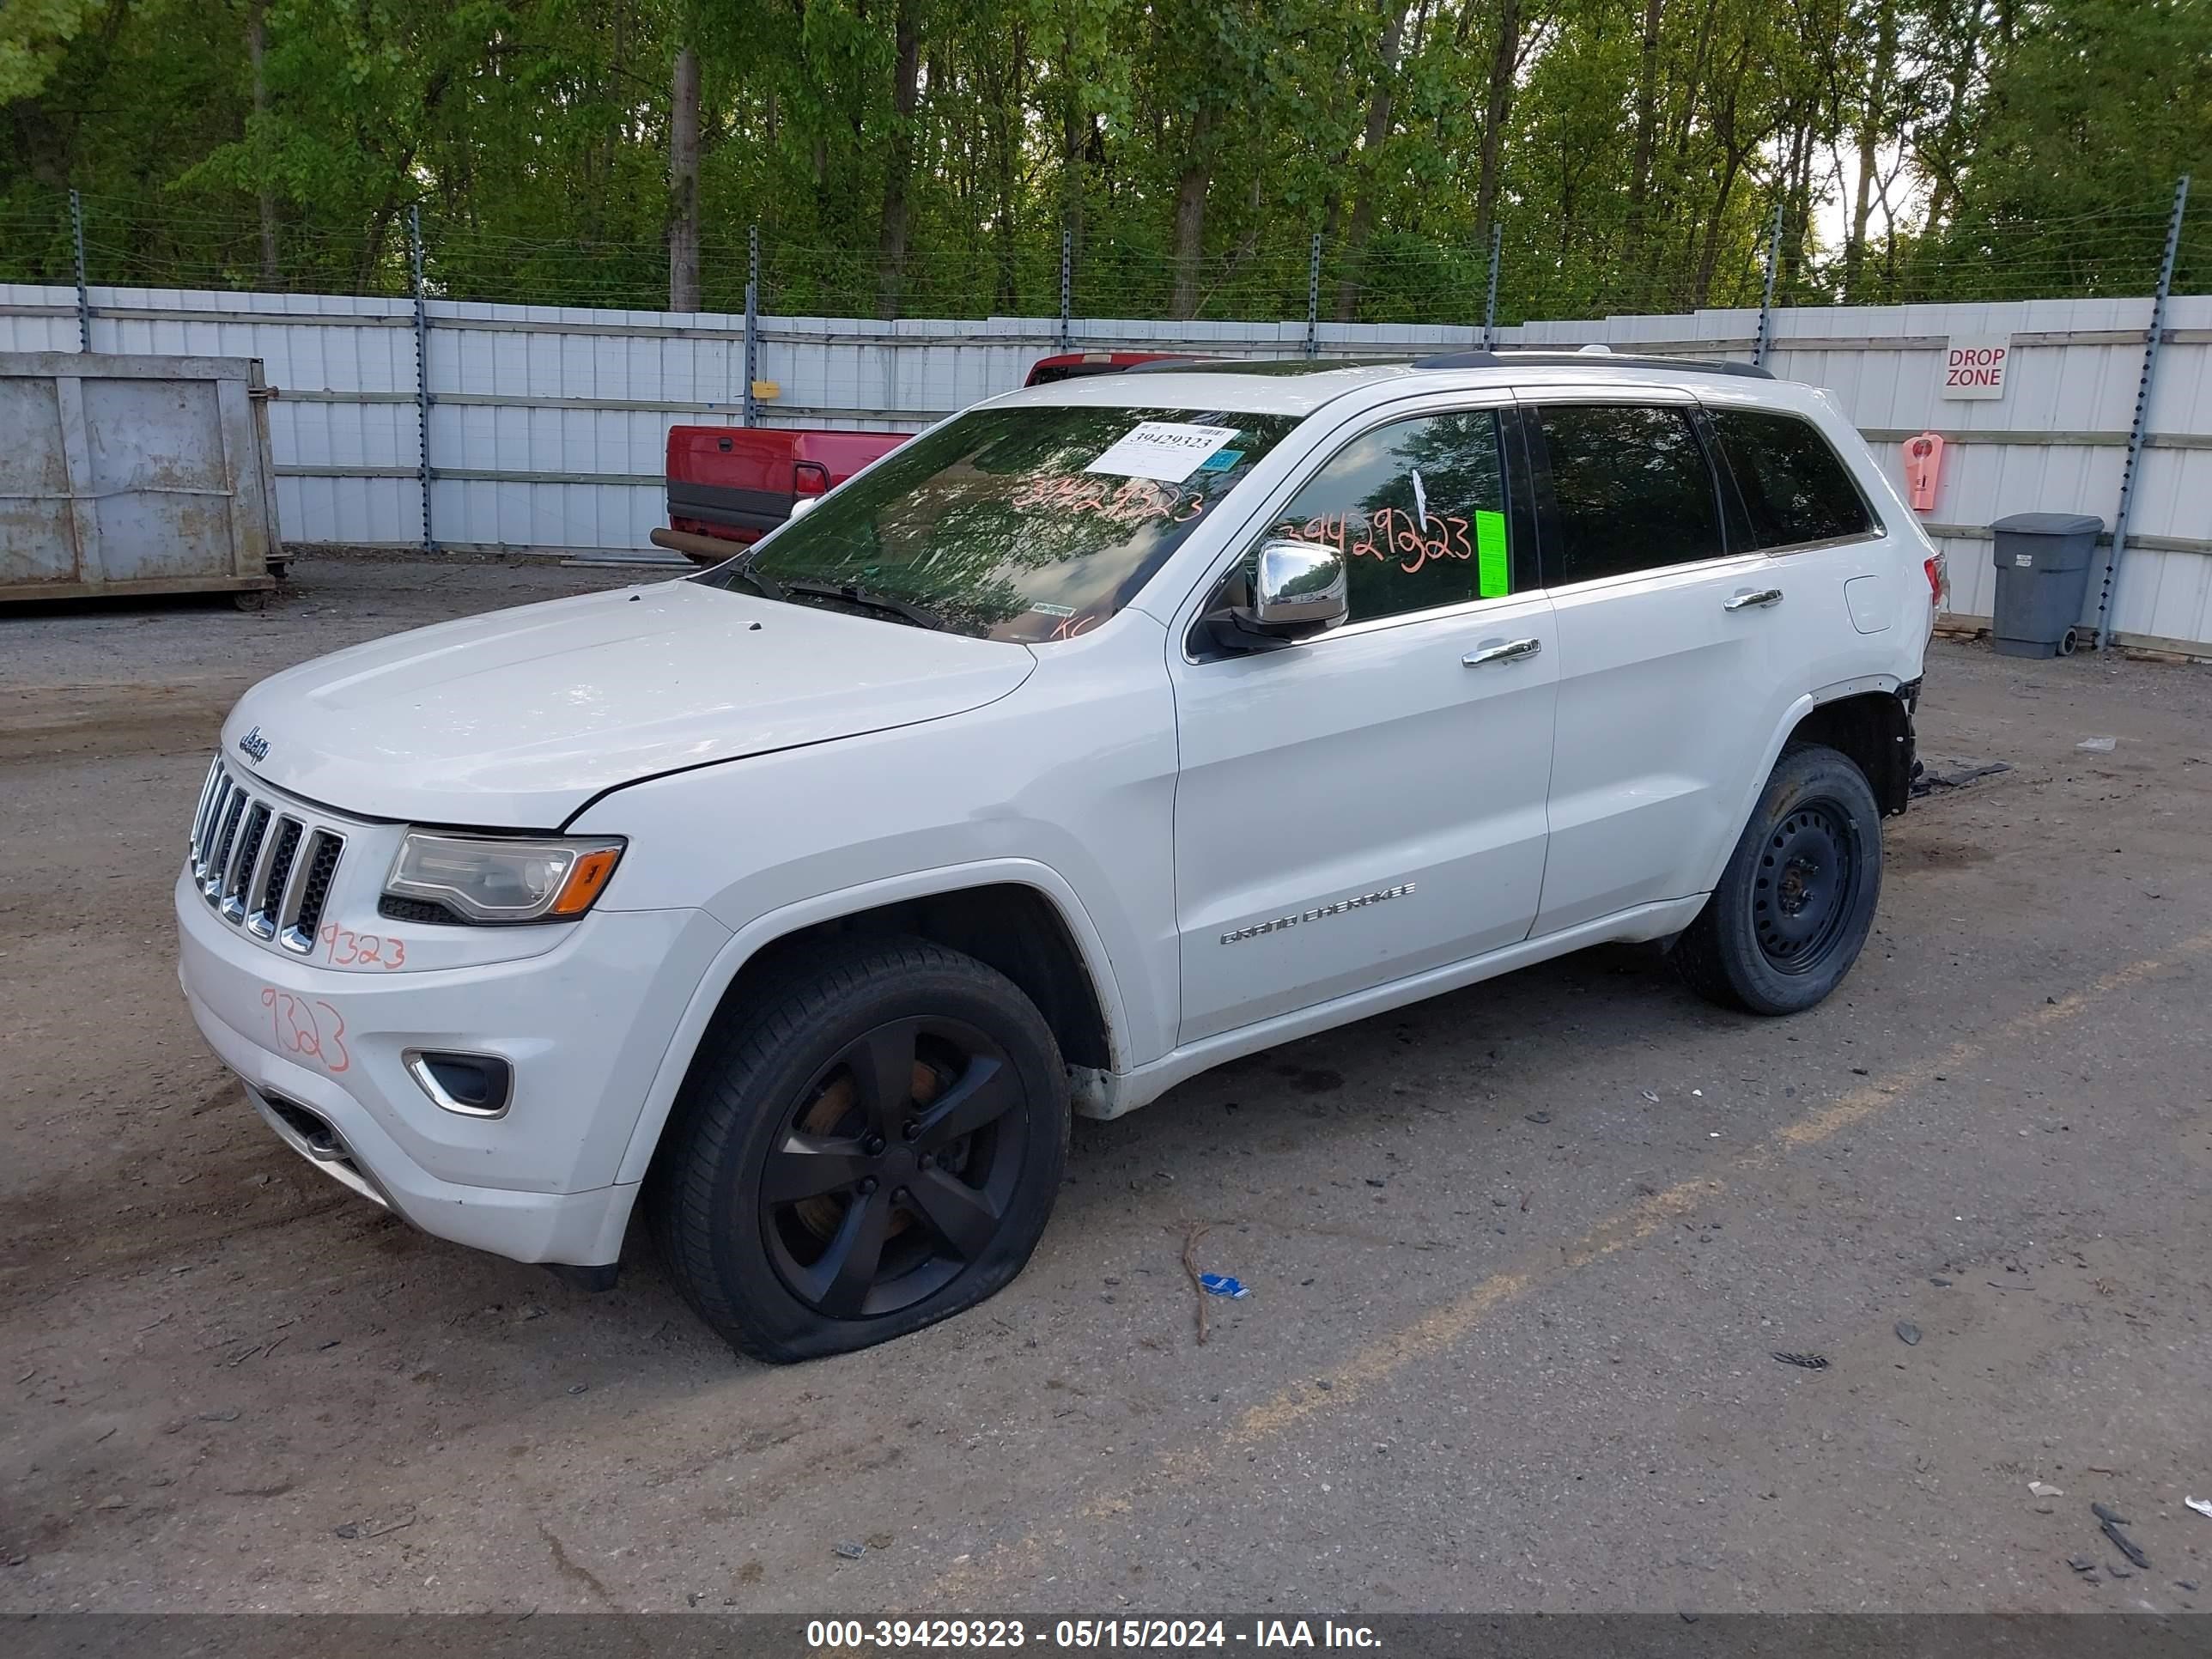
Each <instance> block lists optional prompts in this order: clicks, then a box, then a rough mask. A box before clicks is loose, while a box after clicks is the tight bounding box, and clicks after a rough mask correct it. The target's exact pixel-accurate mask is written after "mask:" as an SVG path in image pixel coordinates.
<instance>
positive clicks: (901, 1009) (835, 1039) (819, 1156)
mask: <svg viewBox="0 0 2212 1659" xmlns="http://www.w3.org/2000/svg"><path fill="white" fill-rule="evenodd" d="M1067 1131H1068V1093H1067V1073H1066V1067H1065V1066H1064V1065H1063V1064H1062V1063H1061V1060H1060V1048H1059V1045H1058V1044H1057V1043H1056V1042H1054V1039H1053V1035H1052V1030H1051V1028H1050V1027H1048V1025H1047V1024H1045V1022H1044V1018H1043V1017H1042V1015H1041V1014H1039V1013H1038V1012H1037V1010H1036V1006H1035V1005H1034V1004H1032V1003H1031V1002H1030V1000H1029V999H1028V998H1027V997H1025V996H1024V995H1023V994H1022V993H1021V992H1020V991H1019V990H1018V989H1017V988H1016V987H1015V986H1014V985H1013V984H1012V981H1009V980H1007V979H1006V976H1005V975H1002V974H1000V973H998V972H997V971H996V970H995V969H991V968H989V967H987V966H986V965H984V964H983V963H980V962H978V961H976V960H975V958H973V957H967V956H963V955H961V954H960V953H959V952H957V951H948V950H945V949H944V948H943V947H941V946H939V945H932V944H929V943H927V942H926V941H924V940H921V939H854V940H852V941H849V942H845V943H841V944H838V945H832V946H830V947H829V949H828V950H827V951H824V952H823V953H821V954H817V955H811V956H808V957H805V958H803V959H802V960H801V961H800V962H799V965H798V966H797V967H796V968H795V969H794V971H793V972H792V973H791V974H790V975H788V976H787V977H784V978H782V979H781V980H780V981H778V982H776V983H775V984H774V985H773V986H772V987H762V988H759V989H757V990H755V991H753V992H751V993H749V994H741V995H740V996H739V997H738V998H737V999H734V1000H732V1004H731V1006H728V1007H726V1008H725V1009H724V1010H723V1011H722V1012H721V1013H720V1015H718V1016H717V1018H716V1019H715V1022H714V1026H713V1028H712V1029H711V1030H710V1031H709V1032H708V1037H707V1040H706V1041H705V1042H704V1043H703V1044H702V1047H701V1049H700V1053H699V1056H698V1058H697V1060H696V1061H695V1062H694V1063H693V1066H692V1069H691V1073H690V1077H689V1078H687V1079H686V1080H685V1082H684V1090H683V1091H682V1093H681V1094H680V1095H679V1096H678V1100H677V1104H676V1110H675V1113H674V1114H673V1115H672V1116H671V1120H670V1123H669V1127H668V1132H667V1135H666V1138H665V1139H664V1141H663V1144H662V1146H661V1148H660V1151H659V1154H658V1155H657V1157H656V1158H655V1161H654V1166H653V1180H652V1186H651V1190H650V1192H649V1194H648V1202H649V1206H650V1209H651V1213H652V1220H653V1229H654V1231H655V1233H656V1234H657V1236H658V1237H659V1243H660V1246H661V1249H662V1253H663V1254H664V1255H665V1257H666V1259H667V1261H668V1264H669V1267H670V1270H671V1273H672V1274H673V1275H674V1277H675V1279H676V1283H677V1285H678V1289H680V1290H681V1291H683V1293H684V1297H685V1299H686V1300H688V1301H689V1302H690V1304H691V1305H692V1306H693V1307H694V1308H696V1310H698V1312H699V1315H700V1316H701V1317H702V1319H704V1320H705V1321H706V1322H707V1323H708V1324H709V1325H711V1326H712V1327H714V1329H715V1330H716V1331H717V1332H719V1333H720V1334H721V1335H722V1336H723V1337H724V1338H726V1340H728V1341H729V1342H730V1344H731V1345H732V1346H733V1347H735V1348H737V1349H738V1351H739V1352H743V1353H746V1354H750V1355H751V1356H752V1357H753V1358H757V1359H764V1360H769V1361H771V1362H777V1363H781V1362H787V1361H791V1360H797V1359H809V1358H816V1357H818V1356H820V1355H823V1354H830V1353H843V1352H849V1351H850V1350H853V1349H855V1348H864V1347H867V1346H871V1345H872V1344H874V1343H878V1342H882V1341H885V1340H889V1339H890V1338H891V1337H895V1336H901V1335H904V1334H906V1333H908V1332H909V1331H914V1330H918V1329H920V1328H921V1327H923V1326H925V1325H929V1324H933V1323H934V1322H937V1321H938V1320H940V1319H944V1318H946V1317H948V1316H951V1315H953V1314H956V1313H958V1312H960V1311H962V1310H963V1309H966V1308H969V1307H973V1306H974V1305H975V1304H976V1303H978V1302H981V1301H982V1300H983V1299H984V1298H986V1297H989V1296H991V1295H994V1293H996V1292H997V1291H1000V1289H1002V1288H1003V1287H1004V1286H1005V1285H1006V1284H1007V1283H1008V1282H1010V1281H1011V1280H1012V1279H1013V1277H1014V1276H1015V1274H1017V1273H1019V1272H1020V1271H1021V1269H1022V1267H1023V1266H1024V1263H1026V1262H1027V1261H1028V1260H1029V1257H1030V1251H1032V1250H1033V1249H1036V1242H1037V1239H1038V1238H1039V1237H1041V1236H1042V1233H1043V1231H1044V1225H1045V1220H1046V1218H1047V1217H1048V1215H1049V1214H1050V1213H1051V1211H1052V1205H1053V1200H1054V1197H1055V1196H1056V1195H1057V1194H1058V1191H1059V1188H1060V1171H1061V1170H1062V1168H1063V1167H1064V1166H1065V1164H1066V1156H1067Z"/></svg>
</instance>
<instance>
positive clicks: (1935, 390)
mask: <svg viewBox="0 0 2212 1659" xmlns="http://www.w3.org/2000/svg"><path fill="white" fill-rule="evenodd" d="M91 300H92V303H93V307H94V319H93V324H92V334H93V344H94V349H99V350H103V351H106V350H138V351H159V352H181V353H200V354H215V355H222V356H254V357H258V358H260V359H261V360H262V362H263V364H264V370H265V373H266V375H267V378H268V380H269V381H270V384H271V385H273V386H276V387H278V388H280V396H279V397H278V398H277V400H276V403H275V404H272V405H271V407H270V436H271V440H272V442H273V445H274V448H275V452H276V471H277V475H278V477H277V494H278V499H279V502H280V506H281V511H282V514H283V532H284V534H285V536H286V537H287V538H288V539H289V540H291V541H295V542H302V543H315V542H338V543H350V544H384V545H396V546H407V545H412V544H416V543H417V542H419V541H420V540H421V538H422V513H421V503H422V485H421V481H420V479H419V477H418V476H417V471H416V469H417V466H418V461H419V455H418V419H419V416H418V413H417V408H416V396H417V390H418V387H417V381H416V340H415V329H414V312H413V307H412V304H411V303H410V301H405V300H394V299H372V298H362V297H352V296H346V295H265V294H231V293H212V292H199V291H192V290H180V289H125V288H113V289H110V288H96V289H93V290H92V291H91ZM426 309H427V312H428V320H429V324H430V329H429V337H428V364H427V376H428V391H429V393H430V397H431V400H432V407H431V410H430V415H429V441H428V448H429V453H430V458H431V459H432V462H433V463H434V467H435V471H434V482H433V484H432V501H431V506H432V520H433V524H434V526H435V530H436V532H437V538H438V540H439V542H440V543H441V544H444V545H448V546H454V547H461V548H487V549H496V548H513V549H529V550H571V551H576V552H581V553H592V554H600V555H605V554H609V553H614V554H623V555H637V556H651V555H650V550H649V544H648V542H647V535H648V532H650V531H651V530H652V529H653V527H654V526H657V525H659V524H660V523H661V522H662V521H663V513H664V497H663V483H662V469H663V465H664V458H665V446H666V439H667V431H668V428H669V427H671V425H675V424H678V423H684V424H701V425H714V424H730V425H735V424H737V423H738V422H739V421H741V420H742V418H743V409H744V398H745V357H744V318H743V317H741V316H737V315H732V314H727V313H700V314H696V315H690V314H682V313H668V312H655V311H613V310H606V311H600V310H586V309H578V308H573V307H553V306H513V305H489V304H475V303H464V302H458V301H445V300H433V301H429V302H428V306H427V307H426ZM2149 310H2150V302H2149V301H2148V299H2140V298H2139V299H2119V300H2047V301H2027V302H2022V303H2016V304H2004V305H1965V306H1895V307H1859V308H1857V309H1848V308H1841V307H1838V308H1832V309H1814V310H1802V311H1799V310H1785V311H1780V312H1778V313H1775V314H1774V316H1773V318H1772V322H1771V326H1772V338H1771V353H1770V356H1769V359H1768V362H1769V364H1770V366H1771V368H1773V369H1774V371H1775V372H1776V373H1777V374H1781V375H1784V376H1785V377H1787V378H1790V379H1793V380H1805V381H1808V382H1810V383H1812V384H1814V385H1816V386H1824V387H1826V388H1827V389H1828V390H1829V391H1830V392H1832V394H1833V395H1834V396H1835V398H1837V400H1838V403H1839V404H1840V405H1841V406H1842V408H1843V409H1844V411H1845V413H1846V414H1847V415H1848V416H1849V417H1850V419H1851V420H1852V421H1853V422H1855V423H1856V424H1857V426H1858V427H1859V428H1860V430H1861V431H1862V432H1863V433H1864V434H1865V435H1866V436H1867V439H1868V441H1869V443H1870V444H1871V445H1872V446H1873V447H1874V450H1875V454H1876V456H1877V457H1878V458H1879V459H1880V461H1881V465H1882V466H1883V468H1884V469H1885V470H1886V471H1887V472H1888V473H1889V475H1890V477H1891V478H1892V480H1893V482H1895V483H1898V484H1899V486H1900V488H1901V486H1902V483H1903V457H1902V452H1901V445H1902V444H1903V442H1904V441H1905V440H1906V439H1908V438H1910V437H1911V436H1912V435H1915V434H1917V433H1919V432H1921V431H1923V430H1933V431H1936V432H1938V433H1940V434H1942V436H1943V437H1944V439H1945V441H1946V443H1947V445H1948V451H1947V453H1946V456H1945V465H1944V469H1943V477H1942V487H1941V490H1940V493H1939V495H1938V498H1937V503H1936V508H1935V510H1934V511H1933V512H1931V513H1927V514H1925V515H1923V516H1924V518H1925V520H1926V521H1927V526H1928V528H1929V532H1930V533H1931V534H1932V535H1934V536H1935V537H1936V538H1937V540H1938V542H1939V543H1940V544H1942V546H1943V547H1944V548H1945V549H1946V550H1947V551H1948V553H1949V554H1950V556H1951V565H1952V576H1953V582H1954V590H1955V591H1954V600H1953V604H1954V611H1955V612H1956V613H1957V614H1960V615H1961V616H1965V617H1986V616H1987V615H1988V614H1989V612H1990V609H1991V606H1992V602H1993V592H1994V585H1995V576H1994V571H1993V569H1992V567H1991V563H1990V551H1991V549H1990V540H1989V536H1988V532H1987V528H1986V526H1988V525H1989V523H1990V520H1993V519H1996V518H2000V517H2002V516H2004V515H2005V514H2008V513H2021V512H2030V511H2071V512H2086V513H2095V514H2096V515H2098V516H2099V517H2100V518H2102V519H2103V520H2105V521H2106V525H2107V526H2110V525H2111V523H2112V519H2113V517H2114V514H2115V511H2116V508H2117V505H2118V495H2119V484H2120V472H2121V468H2122V465H2123V462H2124V458H2125V454H2126V441H2127V433H2128V428H2129V424H2130V420H2131V418H2132V416H2133V411H2134V403H2135V397H2136V386H2137V385H2138V383H2139V380H2140V379H2141V375H2142V362H2143V333H2144V330H2145V328H2146V326H2147V325H2148V318H2149ZM1758 329H1759V313H1757V312H1755V311H1749V310H1735V311H1706V312H1700V313H1697V314H1695V315H1693V316H1672V317H1617V318H1607V319H1586V320H1580V321H1576V320H1565V321H1553V322H1542V323H1529V324H1525V325H1521V326H1518V327H1516V328H1510V329H1505V330H1502V331H1500V335H1499V338H1500V343H1503V344H1506V345H1524V346H1535V345H1550V346H1566V347H1572V346H1577V345H1582V344H1585V343H1594V342H1595V343H1606V344H1610V345H1613V346H1615V347H1620V348H1632V349H1643V350H1648V351H1657V352H1661V353H1665V354H1684V353H1688V354H1697V355H1705V356H1729V357H1733V358H1737V359H1745V358H1748V357H1749V356H1750V355H1751V352H1752V349H1753V343H1754V342H1755V340H1756V337H1757V334H1758ZM1314 333H1315V338H1316V346H1317V349H1318V350H1319V352H1320V354H1321V355H1322V356H1369V357H1373V356H1409V355H1414V354H1418V353H1421V352H1428V351H1446V350H1455V349H1467V348H1470V347H1474V346H1476V345H1479V344H1480V331H1479V330H1478V329H1475V328H1474V327H1471V326H1467V325H1450V326H1445V325H1435V326H1420V325H1348V324H1338V323H1322V324H1320V325H1318V326H1317V327H1316V330H1315V331H1314ZM1987 335H2008V336H2010V337H2011V338H2012V341H2013V351H2012V355H2011V359H2010V363H2009V367H2008V375H2007V382H2008V383H2007V386H2006V389H2005V392H2004V395H2003V397H2002V398H1996V399H1990V400H1985V401H1951V400H1947V399H1945V398H1942V395H1941V392H1942V386H1941V381H1942V365H1943V362H1944V351H1945V347H1946V344H1947V343H1948V341H1949V340H1950V339H1951V338H1952V337H1963V336H1987ZM1306 338H1307V329H1306V325H1305V324H1304V323H1303V322H1293V323H1170V322H1137V321H1100V320H1086V321H1078V322H1075V323H1073V325H1071V326H1070V328H1069V330H1068V334H1067V337H1066V347H1065V349H1075V350H1098V349H1138V350H1145V349H1154V350H1188V351H1194V352H1200V353H1205V354H1209V355H1218V356H1238V357H1278V356H1298V355H1300V354H1302V353H1303V352H1304V350H1305V349H1306ZM76 345H77V313H76V290H75V289H69V288H62V287H55V286H43V287H41V286H32V285H0V348H4V349H16V350H74V349H76ZM1060 349H1063V344H1062V337H1061V335H1060V327H1059V325H1058V324H1057V323H1056V322H1055V321H1054V320H1052V319H1043V318H1016V317H991V318H986V319H981V320H980V321H919V320H917V321H904V322H897V323H883V322H878V321H875V320H872V319H856V318H848V317H764V318H762V319H760V320H759V325H758V332H757V361H756V375H757V379H758V380H761V381H763V382H766V383H769V385H771V386H773V387H774V391H773V393H772V395H770V396H769V397H768V398H764V399H763V401H762V402H761V404H760V405H759V413H758V418H759V419H760V420H761V421H762V422H763V423H764V424H769V425H776V426H791V427H862V428H878V429H886V430H897V431H915V430H918V429H920V428H921V427H922V426H923V425H926V424H927V423H928V422H931V421H933V420H935V419H937V418H939V416H943V415H945V414H949V413H951V411H953V410H957V409H960V408H963V407H965V406H966V405H968V404H971V403H973V402H975V401H976V400H977V399H978V398H986V397H989V396H992V395H994V393H997V392H1003V391H1006V390H1007V389H1008V388H1010V387H1012V386H1018V385H1019V384H1020V382H1021V380H1022V379H1023V377H1024V375H1026V374H1027V373H1028V371H1029V368H1030V364H1031V363H1032V362H1035V361H1036V359H1037V358H1038V357H1040V356H1046V355H1048V354H1050V353H1053V352H1055V351H1058V350H1060ZM2149 431H2150V433H2151V440H2150V443H2149V447H2148V448H2147V449H2146V450H2145V451H2144V453H2143V456H2142V463H2141V465H2140V466H2139V468H2138V475H2137V478H2136V498H2135V508H2134V513H2133V519H2132V523H2131V524H2130V534H2129V551H2128V555H2127V558H2126V561H2125V564H2124V573H2123V575H2122V578H2121V580H2120V583H2119V592H2118V609H2117V613H2116V614H2117V625H2118V628H2119V629H2120V630H2121V631H2122V632H2124V633H2125V634H2129V635H2136V636H2140V637H2142V638H2143V639H2145V640H2146V641H2160V642H2167V643H2172V642H2179V643H2181V644H2183V645H2185V646H2186V647H2188V648H2190V649H2191V650H2192V651H2194V652H2197V653H2200V654H2208V655H2212V296H2197V297H2191V298H2185V299H2179V300H2175V301H2172V303H2171V305H2170V306H2169V307H2168V310H2167V313H2166V339H2165V342H2164V343H2163V345H2162V348H2161V356H2160V364H2159V372H2158V379H2157V386H2156V392H2155V396H2154V401H2153V404H2152V408H2151V411H2150V420H2149ZM2096 604H2097V592H2096V586H2095V585H2094V584H2093V585H2092V591H2091V597H2090V599H2089V604H2088V607H2087V612H2086V613H2085V616H2084V618H2083V619H2084V620H2085V621H2087V620H2092V619H2093V617H2094V614H2095V608H2096Z"/></svg>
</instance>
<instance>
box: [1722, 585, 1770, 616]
mask: <svg viewBox="0 0 2212 1659" xmlns="http://www.w3.org/2000/svg"><path fill="white" fill-rule="evenodd" d="M1781 603H1782V590H1781V589H1780V588H1778V587H1756V588H1752V587H1747V588H1746V589H1745V590H1744V591H1743V592H1741V593H1731V594H1729V596H1728V598H1726V599H1723V600H1722V601H1721V609H1722V610H1723V611H1741V610H1744V609H1745V608H1746V607H1747V606H1750V605H1759V606H1760V607H1762V608H1764V607H1765V606H1767V605H1779V604H1781Z"/></svg>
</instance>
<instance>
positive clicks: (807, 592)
mask: <svg viewBox="0 0 2212 1659" xmlns="http://www.w3.org/2000/svg"><path fill="white" fill-rule="evenodd" d="M753 580H756V581H758V580H762V578H760V577H758V576H754V577H753ZM775 586H776V587H777V588H778V589H780V590H781V592H785V593H797V594H800V595H803V596H804V597H805V598H807V599H836V600H840V601H842V602H843V603H844V604H846V605H857V606H859V607H860V609H861V610H863V611H880V612H882V613H883V614H884V616H886V617H897V618H898V619H899V620H900V621H902V622H908V623H913V624H914V625H915V627H916V628H927V629H934V630H936V631H938V632H939V633H942V632H944V631H945V630H946V629H950V628H951V626H952V624H951V623H949V622H947V621H946V620H945V618H944V617H940V616H939V615H938V614H937V612H936V611H931V610H929V609H927V607H925V606H922V605H915V604H912V603H910V602H908V600H905V599H893V598H891V597H890V594H888V593H876V592H870V591H869V590H868V589H866V588H865V587H861V586H858V585H857V584H855V583H853V582H816V581H797V582H778V583H776V584H775Z"/></svg>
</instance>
